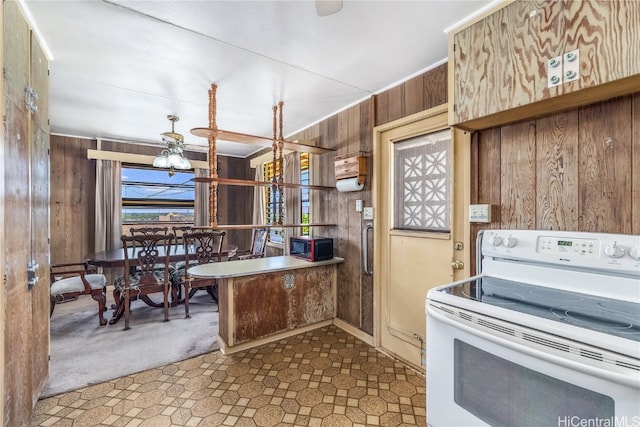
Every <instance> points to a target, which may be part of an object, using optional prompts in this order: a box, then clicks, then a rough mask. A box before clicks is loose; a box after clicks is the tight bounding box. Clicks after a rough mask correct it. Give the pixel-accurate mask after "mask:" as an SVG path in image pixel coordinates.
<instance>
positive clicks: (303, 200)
mask: <svg viewBox="0 0 640 427" xmlns="http://www.w3.org/2000/svg"><path fill="white" fill-rule="evenodd" d="M300 184H304V185H310V184H311V174H310V171H309V153H301V154H300ZM300 193H301V194H300V204H301V206H300V212H302V217H301V218H300V224H309V220H310V215H311V199H310V195H309V193H310V190H309V189H308V188H302V189H301V190H300ZM301 233H302V235H303V236H308V235H309V227H302V230H301Z"/></svg>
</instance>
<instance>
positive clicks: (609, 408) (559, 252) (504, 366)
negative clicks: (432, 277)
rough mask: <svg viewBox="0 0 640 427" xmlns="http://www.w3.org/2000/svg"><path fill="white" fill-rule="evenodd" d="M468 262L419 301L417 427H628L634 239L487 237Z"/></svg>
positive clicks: (634, 360) (639, 322)
mask: <svg viewBox="0 0 640 427" xmlns="http://www.w3.org/2000/svg"><path fill="white" fill-rule="evenodd" d="M478 255H479V257H478V261H479V264H478V265H480V266H481V272H480V274H479V275H477V276H474V277H471V278H469V279H465V280H461V281H458V282H454V283H450V284H447V285H444V286H440V287H437V288H435V289H433V290H431V291H429V293H428V295H427V301H426V310H427V423H428V424H429V425H431V426H432V427H439V426H476V425H492V426H547V425H554V426H573V425H616V426H617V425H620V426H632V425H637V426H640V236H638V235H621V234H602V233H582V232H561V231H531V230H490V231H485V232H483V233H480V234H479V236H478ZM598 422H600V424H598ZM580 423H584V424H580ZM588 423H591V424H588ZM607 423H610V424H607ZM614 423H615V424H614Z"/></svg>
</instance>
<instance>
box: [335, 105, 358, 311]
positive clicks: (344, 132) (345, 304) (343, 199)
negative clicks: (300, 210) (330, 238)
mask: <svg viewBox="0 0 640 427" xmlns="http://www.w3.org/2000/svg"><path fill="white" fill-rule="evenodd" d="M334 147H335V148H336V153H335V154H336V156H341V155H345V154H348V153H349V110H348V109H347V110H343V111H341V112H339V113H338V134H337V144H335V145H334ZM331 173H332V174H333V175H334V178H335V169H334V170H333V171H332V172H331ZM337 202H338V203H337V204H336V205H335V206H334V209H336V211H337V212H338V218H340V222H339V223H338V227H337V236H336V239H335V240H334V250H336V249H337V254H336V255H337V256H340V257H343V258H345V260H346V259H347V258H348V257H349V244H350V242H349V238H348V236H349V196H348V194H345V193H337ZM350 270H351V269H350V268H348V267H347V266H345V265H340V266H339V267H338V289H337V301H336V307H337V313H338V317H340V318H341V319H350V318H351V312H350V310H349V301H351V299H352V298H353V297H352V286H350V283H351V280H350V279H349V271H350Z"/></svg>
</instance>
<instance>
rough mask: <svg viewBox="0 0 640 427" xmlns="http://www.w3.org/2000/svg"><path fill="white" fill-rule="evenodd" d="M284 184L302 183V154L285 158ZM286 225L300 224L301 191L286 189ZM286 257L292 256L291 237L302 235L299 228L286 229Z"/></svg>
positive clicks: (291, 154) (294, 154)
mask: <svg viewBox="0 0 640 427" xmlns="http://www.w3.org/2000/svg"><path fill="white" fill-rule="evenodd" d="M284 182H286V183H287V182H291V183H300V153H295V152H294V153H290V154H287V155H286V156H285V157H284ZM284 201H285V223H288V224H300V222H301V221H302V211H301V208H300V204H301V200H300V189H299V188H285V189H284ZM283 234H284V255H289V254H290V248H289V237H291V236H294V235H299V234H300V228H299V227H285V229H284V233H283Z"/></svg>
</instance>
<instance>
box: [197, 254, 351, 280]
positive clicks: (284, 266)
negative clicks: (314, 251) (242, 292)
mask: <svg viewBox="0 0 640 427" xmlns="http://www.w3.org/2000/svg"><path fill="white" fill-rule="evenodd" d="M341 262H344V258H339V257H333V258H331V259H329V260H326V261H313V262H312V261H307V260H304V259H300V258H296V257H292V256H274V257H266V258H254V259H245V260H237V261H226V262H214V263H210V264H202V265H196V266H194V267H191V268H190V269H189V274H191V275H192V276H195V277H207V278H213V279H225V278H228V277H242V276H251V275H254V274H261V273H272V272H274V271H287V270H296V269H299V268H313V267H320V266H323V265H331V264H339V263H341Z"/></svg>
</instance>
